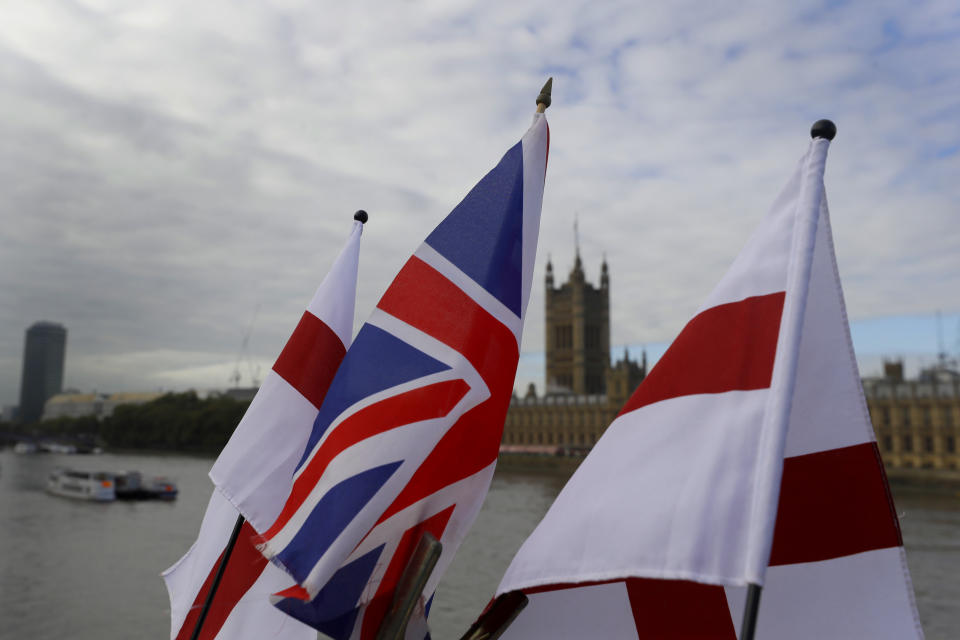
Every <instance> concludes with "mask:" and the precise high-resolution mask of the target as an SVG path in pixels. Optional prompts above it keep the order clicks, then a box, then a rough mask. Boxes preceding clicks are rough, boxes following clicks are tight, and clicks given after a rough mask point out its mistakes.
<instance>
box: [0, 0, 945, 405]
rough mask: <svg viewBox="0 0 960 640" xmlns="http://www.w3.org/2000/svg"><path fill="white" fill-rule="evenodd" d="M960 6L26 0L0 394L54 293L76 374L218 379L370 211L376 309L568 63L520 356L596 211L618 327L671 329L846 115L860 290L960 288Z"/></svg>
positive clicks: (843, 162)
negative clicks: (810, 138) (823, 126)
mask: <svg viewBox="0 0 960 640" xmlns="http://www.w3.org/2000/svg"><path fill="white" fill-rule="evenodd" d="M958 22H960V19H958V18H957V16H956V15H955V12H954V7H953V6H952V4H950V3H945V2H919V3H912V4H911V5H910V6H909V7H908V6H904V5H903V4H902V3H896V2H886V3H867V2H845V3H844V2H840V3H831V6H829V7H827V6H824V5H822V4H821V3H813V2H804V3H793V4H791V5H773V4H770V3H762V2H754V3H719V4H717V3H714V4H712V5H710V7H709V8H707V7H705V6H704V5H703V3H693V2H675V3H669V4H663V5H654V6H647V5H638V4H636V3H631V2H626V1H624V2H596V1H593V2H587V1H579V0H578V1H564V2H559V3H558V2H549V3H548V2H545V1H539V2H532V3H519V4H518V3H508V2H486V3H477V2H462V1H461V2H448V1H443V2H440V1H434V2H410V3H384V2H380V3H373V2H359V3H349V4H342V3H341V4H335V3H314V2H301V1H295V0H286V1H283V2H279V1H277V2H266V1H260V2H247V3H235V2H205V3H202V4H200V5H198V4H197V3H192V2H185V1H177V2H164V3H130V2H120V1H117V0H98V1H96V2H94V1H85V2H82V3H77V2H67V1H65V0H64V1H57V0H36V1H34V2H29V3H16V4H14V5H8V6H6V7H5V8H3V9H0V82H2V84H3V86H4V88H5V89H4V97H3V100H2V101H0V138H2V139H3V140H4V144H3V147H2V151H0V183H2V184H3V185H4V199H3V201H2V202H0V223H2V224H3V228H4V234H3V235H2V236H0V294H2V295H3V297H4V300H5V304H4V305H2V307H0V320H2V325H3V326H4V327H6V331H5V332H4V333H3V334H0V364H3V368H2V371H0V400H3V401H6V402H10V401H15V400H16V397H17V392H18V389H19V358H20V354H21V352H22V340H23V330H24V329H25V328H26V327H27V326H28V325H29V324H31V323H32V322H34V321H36V320H39V319H49V320H56V321H60V322H63V323H64V324H66V325H67V327H68V330H69V331H70V337H69V339H68V357H67V363H68V364H67V370H68V378H69V379H70V380H71V381H72V383H73V384H74V385H78V386H81V387H82V386H93V382H85V380H96V381H97V382H96V384H97V386H101V387H108V386H110V385H111V384H114V385H116V386H117V387H120V386H122V385H124V384H128V382H129V381H131V380H143V382H144V384H153V383H156V381H157V380H160V379H161V378H162V379H164V380H167V381H168V382H167V383H168V384H182V385H184V386H203V385H205V384H206V382H205V381H206V380H208V379H210V378H211V377H215V376H214V375H213V374H212V373H211V371H213V370H214V369H216V368H217V367H221V366H227V365H223V364H218V363H228V364H229V363H230V362H232V361H233V359H234V357H235V356H236V352H237V349H238V347H239V344H240V337H241V335H242V333H243V331H244V330H245V327H246V324H247V323H248V322H249V319H250V318H251V316H252V313H253V310H254V309H255V308H256V307H257V306H258V305H259V306H260V308H261V313H260V314H259V316H258V319H257V323H256V326H255V327H254V329H253V334H252V336H251V351H252V352H253V355H254V356H255V357H256V358H258V359H259V360H262V361H264V362H269V361H270V359H272V358H273V357H274V356H275V355H276V353H277V352H278V351H279V348H280V346H281V345H282V343H283V340H284V337H285V335H286V334H287V333H288V332H289V330H290V328H291V327H292V325H293V324H294V323H295V321H296V319H297V318H298V317H299V314H300V311H301V310H302V307H303V305H304V303H305V302H306V300H307V299H308V298H309V296H310V293H311V292H312V290H313V287H314V286H315V285H316V284H317V282H319V279H320V278H321V277H322V275H323V273H324V272H325V269H326V268H327V265H328V264H329V262H330V260H332V258H333V256H334V255H335V253H336V252H337V250H338V249H339V245H340V243H341V242H342V240H343V238H344V235H345V233H346V231H347V228H348V225H349V220H350V215H351V214H352V212H353V210H355V209H357V208H365V209H367V210H368V211H369V212H370V214H371V222H370V224H369V225H368V228H367V229H366V232H365V237H364V241H363V253H362V257H361V282H362V285H361V291H360V297H359V301H358V322H359V321H360V320H362V319H363V318H364V317H365V316H366V314H367V313H368V312H369V310H370V309H371V308H372V307H373V305H374V303H375V301H376V300H377V298H378V297H379V296H380V294H381V293H382V291H383V290H384V289H385V288H386V286H387V284H388V283H389V281H390V279H391V278H392V276H393V274H394V273H395V272H396V271H397V269H398V268H399V267H400V265H401V264H402V262H403V261H404V260H405V259H406V257H407V256H408V255H409V253H410V252H411V251H412V250H413V249H414V248H415V247H416V246H417V244H419V242H420V241H421V240H422V239H423V238H424V237H425V236H426V234H427V233H429V231H430V229H431V228H432V227H433V226H434V225H435V224H436V223H437V222H438V221H439V220H440V219H441V218H442V216H443V215H444V214H445V213H446V212H448V211H449V210H450V209H451V208H452V207H453V205H455V204H456V202H457V201H458V200H459V199H460V198H461V197H462V196H463V195H464V194H465V193H466V192H467V191H468V190H469V189H470V187H472V186H473V184H474V183H475V182H476V181H477V180H478V179H479V178H480V176H481V175H482V174H483V173H484V172H485V171H487V170H488V169H489V168H490V167H492V166H493V165H494V164H495V162H496V161H497V160H498V159H499V157H500V155H501V154H502V153H503V152H504V151H505V150H506V149H507V148H508V147H509V146H510V145H512V144H513V143H514V142H515V141H516V140H517V139H518V138H519V137H520V135H521V134H522V133H523V129H524V127H525V126H526V124H527V123H528V122H529V118H530V114H531V112H532V108H533V98H534V96H535V95H536V92H537V90H538V89H539V87H540V85H541V84H542V82H543V81H544V79H545V77H546V76H547V75H554V76H555V90H554V106H553V107H552V108H551V110H550V112H549V117H550V120H551V129H552V144H551V158H550V165H549V171H548V177H547V185H546V194H545V200H544V214H543V221H544V223H543V226H542V231H541V234H542V235H541V242H540V247H541V251H540V257H539V260H538V268H537V271H536V274H535V278H536V279H537V280H536V284H535V287H534V295H533V297H532V300H531V311H532V313H531V315H530V319H529V323H528V326H527V328H526V331H525V336H524V348H525V349H526V350H528V351H539V350H540V349H541V345H542V342H543V336H542V304H543V297H542V289H541V283H542V277H543V270H542V269H543V263H544V262H545V257H546V253H547V252H550V253H552V254H553V258H554V265H555V267H556V268H557V269H558V271H559V272H560V273H564V272H565V271H566V269H568V268H569V267H570V266H571V265H572V251H573V247H572V245H573V242H572V222H573V215H574V213H575V212H579V215H580V229H581V241H582V246H583V252H584V259H585V262H586V266H587V269H588V274H590V277H591V278H592V279H596V277H597V272H598V270H599V263H600V258H601V254H602V253H603V252H605V253H606V255H607V258H608V261H609V262H610V265H611V269H612V281H613V308H612V313H613V324H614V329H613V337H614V343H615V344H624V343H630V344H640V343H644V342H646V343H654V342H656V343H662V342H664V341H667V340H669V339H670V338H672V337H673V336H674V335H675V334H676V332H677V331H679V328H680V327H681V326H682V324H683V323H684V322H685V321H686V319H687V317H688V316H689V314H690V313H691V312H692V311H693V310H694V309H695V308H696V307H697V306H698V305H699V304H700V302H701V300H702V298H703V297H704V296H705V295H706V293H707V292H708V291H709V289H710V288H711V287H712V286H713V284H714V282H715V280H716V279H717V277H718V274H719V272H721V271H722V270H723V269H724V268H725V266H726V265H727V264H728V263H729V261H730V260H731V259H732V258H733V256H734V255H735V254H736V252H737V250H738V249H739V247H740V245H741V244H742V243H743V241H744V239H745V238H746V236H747V234H748V233H749V232H750V230H751V229H752V226H753V225H754V224H755V223H756V222H757V220H759V218H760V216H761V215H762V214H763V212H764V211H765V209H766V207H767V206H768V205H769V203H770V202H771V201H772V199H773V197H774V195H775V194H776V192H777V191H778V190H779V188H780V186H781V184H782V182H783V181H784V180H785V179H786V177H787V174H788V173H789V171H790V169H791V168H792V166H793V163H794V162H795V161H796V159H797V158H798V157H799V156H800V154H801V153H802V151H803V147H804V145H805V144H806V138H807V133H806V131H807V127H808V126H809V124H810V123H811V122H812V121H813V120H815V119H817V118H819V117H823V116H827V117H831V118H833V119H834V120H835V121H836V122H837V123H838V126H839V129H840V133H839V136H838V138H837V140H836V142H835V143H834V145H833V149H832V150H831V158H830V161H829V164H828V169H827V182H828V193H829V197H830V202H831V207H832V210H833V212H834V227H835V235H836V241H837V246H838V252H839V262H840V267H841V274H842V275H843V277H844V279H845V282H846V289H847V299H848V304H849V308H850V312H851V315H852V316H853V317H855V318H867V317H873V316H880V315H891V314H908V313H909V314H917V313H929V312H932V311H933V310H934V309H938V308H943V309H956V308H957V303H956V293H955V292H956V291H957V290H958V284H960V282H958V277H960V276H958V275H957V274H960V254H958V253H957V252H956V247H957V246H960V242H958V241H960V236H958V234H960V232H958V230H957V229H958V227H957V225H956V224H955V222H954V219H955V210H956V205H955V203H956V202H957V201H958V200H960V186H958V184H957V181H956V178H955V177H956V175H958V170H960V166H958V164H960V151H958V146H960V117H958V116H960V101H958V97H957V96H960V86H958V85H960V80H958V78H960V73H958V71H960V69H958V66H960V50H958V33H960V24H958ZM951 150H952V151H951ZM161 353H162V354H168V355H165V356H163V357H160V356H157V357H158V361H157V362H152V361H151V359H150V358H145V357H143V355H142V354H161ZM135 354H139V355H135ZM169 354H173V355H169ZM97 358H109V359H110V360H109V361H103V362H107V364H104V365H103V366H102V367H101V368H100V369H98V368H97V367H98V365H97V364H96V363H97V362H98V360H97ZM211 358H212V360H211ZM178 359H181V360H179V361H178ZM81 363H83V365H82V368H81ZM108 365H109V366H108ZM211 368H213V369H211ZM528 368H529V367H528ZM81 374H82V376H81ZM137 376H141V377H137ZM111 380H112V381H113V382H111ZM174 381H175V382H174Z"/></svg>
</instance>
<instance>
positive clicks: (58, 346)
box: [19, 322, 67, 423]
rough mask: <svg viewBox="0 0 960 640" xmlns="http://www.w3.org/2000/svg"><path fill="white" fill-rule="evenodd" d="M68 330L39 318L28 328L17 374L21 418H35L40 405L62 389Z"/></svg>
mask: <svg viewBox="0 0 960 640" xmlns="http://www.w3.org/2000/svg"><path fill="white" fill-rule="evenodd" d="M66 349H67V330H66V328H64V327H63V325H59V324H55V323H52V322H38V323H36V324H34V325H33V326H31V327H30V328H29V329H27V334H26V340H25V342H24V347H23V375H22V376H21V378H20V416H19V417H20V422H24V423H31V422H37V421H38V420H40V418H41V416H43V405H44V403H45V402H46V401H47V400H48V399H49V398H50V397H51V396H53V395H56V394H58V393H60V391H61V390H62V389H63V363H64V356H65V354H66Z"/></svg>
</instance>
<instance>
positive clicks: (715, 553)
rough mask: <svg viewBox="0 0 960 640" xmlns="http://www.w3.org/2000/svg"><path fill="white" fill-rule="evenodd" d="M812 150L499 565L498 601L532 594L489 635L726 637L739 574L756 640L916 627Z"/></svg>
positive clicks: (732, 623)
mask: <svg viewBox="0 0 960 640" xmlns="http://www.w3.org/2000/svg"><path fill="white" fill-rule="evenodd" d="M818 124H819V123H818ZM830 126H831V127H832V124H831V125H830ZM834 131H835V129H834ZM830 137H832V134H830ZM828 146H829V140H827V139H825V138H822V137H818V138H816V139H814V140H813V141H812V142H811V144H810V148H809V150H808V151H807V153H806V154H804V156H803V158H802V159H801V160H800V163H799V166H798V167H797V169H796V171H795V172H794V175H793V177H792V178H791V179H790V182H789V183H788V184H787V186H786V188H785V189H784V190H783V192H782V193H781V194H780V196H779V197H778V198H777V199H776V201H775V202H774V205H773V207H772V209H771V211H770V212H769V214H768V215H767V216H766V218H765V219H764V220H763V221H762V223H761V224H760V227H759V228H758V229H757V230H756V232H755V233H754V234H753V236H752V237H751V239H750V240H749V242H748V243H747V245H746V247H745V248H744V249H743V251H742V252H741V253H740V255H739V256H738V257H737V259H736V260H735V261H734V263H733V266H732V267H731V268H730V270H729V271H728V272H727V274H726V275H725V276H724V278H723V279H722V280H721V281H720V283H719V285H718V286H717V287H716V289H714V291H713V292H712V293H711V294H710V296H709V297H708V299H707V301H706V303H705V304H704V305H703V306H702V307H701V309H700V310H699V312H698V313H697V314H696V315H695V316H694V317H693V319H692V320H691V321H690V322H689V323H688V324H687V325H686V327H684V329H683V331H682V332H681V333H680V335H679V336H678V337H677V338H676V340H675V341H674V342H673V344H672V345H671V346H670V348H669V349H668V350H667V352H666V353H665V354H664V355H663V357H662V358H661V359H660V361H659V362H658V363H657V365H656V367H654V369H653V370H652V371H651V372H650V374H649V375H648V376H647V378H646V379H645V380H644V382H643V383H642V384H641V385H640V386H639V387H638V388H637V390H636V392H635V393H634V394H633V396H632V397H631V398H630V399H629V401H628V402H627V404H626V406H624V408H623V410H622V411H621V412H620V414H619V415H618V416H617V418H616V419H615V420H614V421H613V423H612V424H611V425H610V427H609V429H608V430H607V432H606V433H605V434H604V436H603V437H602V438H601V439H600V441H599V442H598V443H597V445H596V447H595V448H594V449H593V451H592V452H591V453H590V454H589V455H588V456H587V458H586V459H585V460H584V462H583V463H582V464H581V466H580V468H579V469H578V470H577V472H576V473H575V474H574V476H573V477H572V478H571V479H570V481H569V482H568V484H567V485H566V486H565V487H564V489H563V491H562V492H561V493H560V495H559V496H558V498H557V500H556V502H555V503H554V504H553V505H552V506H551V508H550V510H549V511H548V513H547V514H546V516H545V517H544V518H543V520H542V522H541V523H540V524H539V525H538V527H537V528H536V530H535V531H534V532H533V534H531V536H530V537H529V538H528V539H527V540H526V542H525V543H524V544H523V546H522V547H521V549H520V551H519V552H518V553H517V555H516V557H515V558H514V559H513V561H512V563H511V565H510V566H509V568H508V569H507V572H506V574H505V576H504V578H503V580H502V582H501V584H500V587H499V588H498V593H506V592H509V591H513V590H522V591H523V592H525V593H526V594H527V595H528V597H529V598H530V604H529V606H528V607H527V608H526V609H524V610H523V611H522V612H521V613H520V615H519V617H518V618H517V620H516V621H515V622H514V624H513V625H512V626H511V627H510V628H509V629H508V630H507V632H506V634H505V635H504V636H503V637H504V638H574V637H577V638H580V637H604V638H658V639H664V638H666V639H670V638H692V637H696V638H729V639H731V640H735V639H736V637H737V635H736V634H737V632H738V630H739V625H740V622H741V618H742V612H743V607H744V599H745V593H746V585H747V584H749V583H754V584H763V585H764V589H763V596H762V598H761V600H760V609H759V619H758V626H757V631H756V633H757V637H758V638H777V639H778V640H782V639H789V638H797V639H800V638H804V639H809V638H875V639H879V638H890V639H893V638H897V639H902V638H919V637H922V631H921V629H920V625H919V622H918V617H917V612H916V607H915V605H914V600H913V590H912V587H911V584H910V576H909V573H908V571H907V565H906V558H905V555H904V550H903V543H902V540H901V537H900V528H899V524H898V522H897V517H896V513H895V511H894V508H893V503H892V501H891V498H890V492H889V489H888V486H887V481H886V476H885V474H884V470H883V464H882V462H881V460H880V455H879V452H878V450H877V447H876V443H875V441H874V435H873V429H872V428H871V426H870V420H869V416H868V413H867V407H866V402H865V400H864V397H863V391H862V388H861V386H860V379H859V375H858V371H857V366H856V360H855V358H854V354H853V348H852V343H851V340H850V333H849V327H848V325H847V318H846V311H845V307H844V302H843V294H842V291H841V288H840V280H839V276H838V273H837V266H836V258H835V255H834V248H833V239H832V233H831V231H830V219H829V213H828V210H827V203H826V198H825V195H824V187H823V172H824V164H825V161H826V154H827V148H828ZM768 567H769V568H768Z"/></svg>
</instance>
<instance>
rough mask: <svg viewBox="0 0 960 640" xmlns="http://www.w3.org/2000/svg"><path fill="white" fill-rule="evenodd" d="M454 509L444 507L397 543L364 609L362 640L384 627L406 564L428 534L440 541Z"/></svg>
mask: <svg viewBox="0 0 960 640" xmlns="http://www.w3.org/2000/svg"><path fill="white" fill-rule="evenodd" d="M456 506H457V505H455V504H454V505H451V506H449V507H447V508H446V509H444V510H443V511H441V512H440V513H436V514H434V515H432V516H430V517H429V518H427V519H426V520H424V521H422V522H419V523H417V524H416V525H414V526H413V527H410V528H409V529H407V530H406V531H405V532H404V533H403V536H401V538H400V542H399V543H397V549H396V551H394V552H393V557H391V558H390V564H389V565H387V570H386V572H385V573H384V574H383V578H382V579H381V581H380V585H379V586H378V587H377V592H376V594H375V595H374V596H373V598H372V599H371V600H370V603H369V604H368V605H367V611H366V613H364V614H363V627H362V631H361V636H360V637H361V638H362V640H372V639H373V638H375V637H376V635H377V631H379V629H380V625H381V624H382V623H383V618H384V617H385V616H386V615H387V610H388V609H389V608H390V605H391V603H392V602H393V592H394V589H396V587H397V583H399V582H400V576H401V575H402V574H403V570H404V569H405V568H406V567H407V563H409V562H410V556H412V555H413V552H414V550H415V549H416V548H417V543H418V542H420V537H421V536H423V534H424V533H427V532H429V533H430V534H431V535H433V537H434V538H436V539H437V540H439V539H440V538H442V537H443V532H444V530H446V528H447V522H449V521H450V516H451V515H452V514H453V510H454V509H455V508H456Z"/></svg>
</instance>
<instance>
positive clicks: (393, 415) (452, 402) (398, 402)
mask: <svg viewBox="0 0 960 640" xmlns="http://www.w3.org/2000/svg"><path fill="white" fill-rule="evenodd" d="M467 391H469V387H468V386H467V383H466V382H464V381H463V380H447V381H444V382H437V383H435V384H431V385H428V386H426V387H419V388H417V389H413V390H411V391H407V392H406V393H401V394H399V395H395V396H390V397H388V398H385V399H383V400H381V401H380V402H377V403H375V404H372V405H370V406H368V407H364V408H363V409H361V410H359V411H357V412H356V413H354V414H353V415H351V416H350V417H348V418H346V419H345V420H344V421H343V422H342V423H340V424H339V425H338V426H337V427H336V428H335V429H333V431H331V432H330V435H329V436H327V439H326V440H324V441H323V444H321V445H320V449H319V450H318V451H317V453H316V455H314V456H313V457H312V458H311V459H310V462H309V464H308V465H307V466H306V468H304V469H303V472H302V473H301V474H300V475H299V476H297V479H296V481H295V482H294V483H293V488H292V489H291V490H290V496H289V497H288V498H287V501H286V503H285V504H284V506H283V511H281V512H280V515H279V516H278V517H277V519H276V521H275V522H274V523H273V524H272V525H271V526H270V529H269V530H267V532H266V533H264V534H263V537H264V538H265V539H270V538H272V537H273V536H274V535H276V533H277V532H278V531H279V530H280V529H282V528H283V527H284V526H285V525H286V524H287V522H288V521H289V520H290V518H292V517H293V514H295V513H296V512H297V509H299V508H300V505H302V504H303V502H304V500H306V499H307V497H308V496H309V495H310V492H311V491H312V490H313V488H314V487H315V486H316V484H317V482H319V481H320V477H321V476H322V475H323V472H324V471H326V469H327V466H328V465H329V464H330V461H331V460H333V459H334V458H335V457H337V456H338V455H340V453H341V452H343V450H345V449H346V448H347V447H351V446H353V445H355V444H357V443H358V442H360V441H362V440H366V439H367V438H370V437H373V436H375V435H377V434H379V433H383V432H385V431H389V430H390V429H395V428H397V427H402V426H404V425H408V424H411V423H414V422H420V421H422V420H430V419H431V418H440V417H442V416H445V415H447V414H448V413H450V411H451V410H452V409H453V407H455V406H456V404H457V403H458V402H460V400H461V399H462V398H463V396H464V395H466V393H467Z"/></svg>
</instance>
